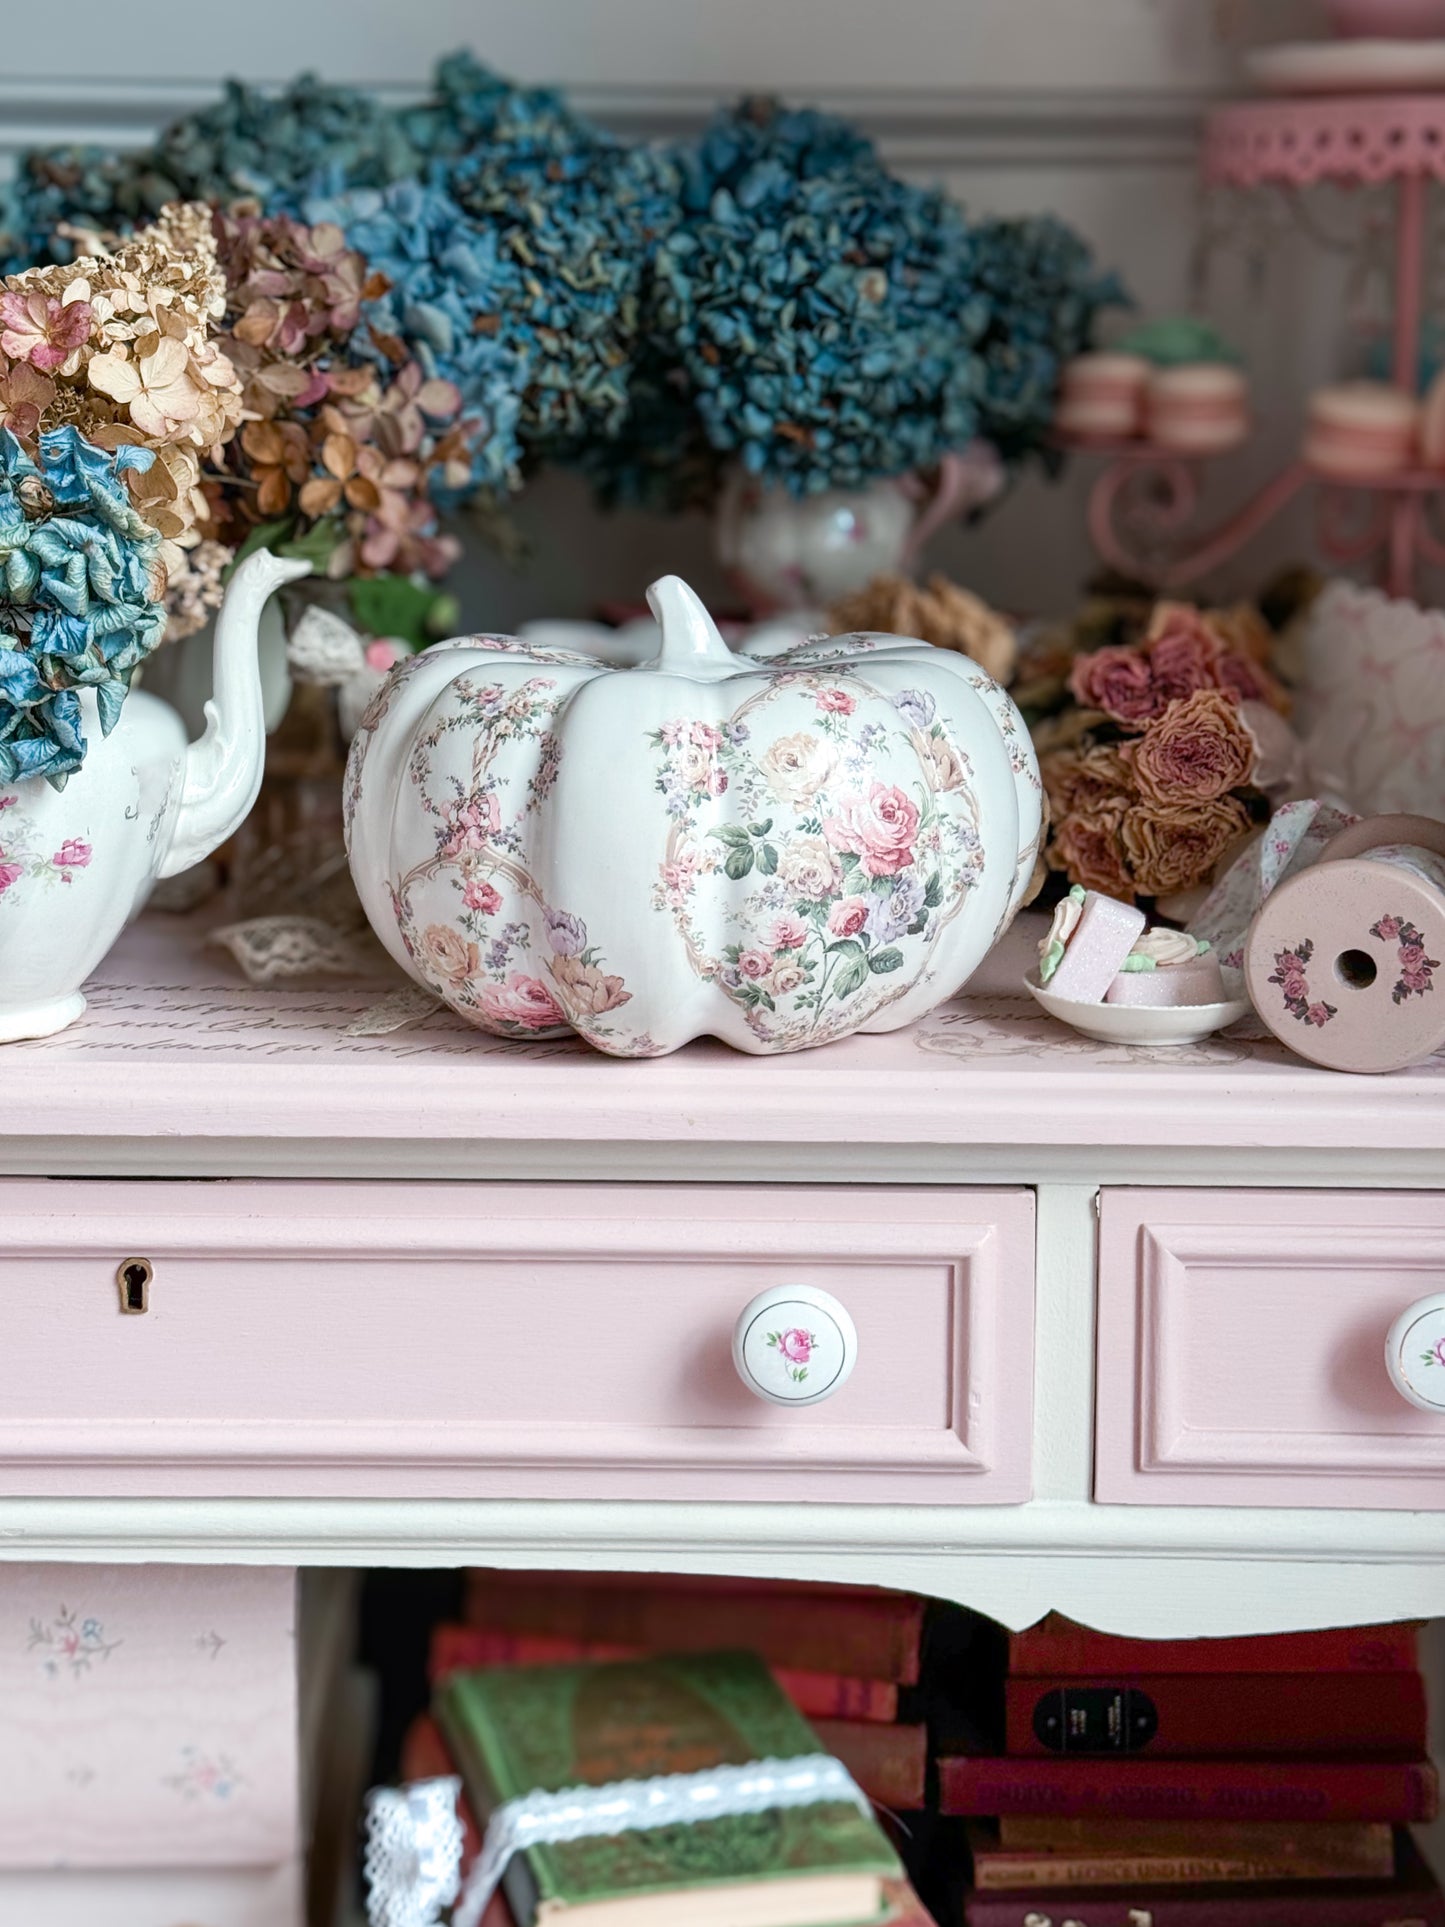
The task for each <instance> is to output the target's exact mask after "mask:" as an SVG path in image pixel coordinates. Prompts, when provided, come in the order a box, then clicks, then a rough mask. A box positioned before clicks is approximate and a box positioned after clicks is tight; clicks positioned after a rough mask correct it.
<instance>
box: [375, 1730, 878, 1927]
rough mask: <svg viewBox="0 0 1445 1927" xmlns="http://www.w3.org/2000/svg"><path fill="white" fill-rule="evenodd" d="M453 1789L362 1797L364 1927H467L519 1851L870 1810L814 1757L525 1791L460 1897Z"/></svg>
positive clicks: (846, 1779)
mask: <svg viewBox="0 0 1445 1927" xmlns="http://www.w3.org/2000/svg"><path fill="white" fill-rule="evenodd" d="M459 1787H460V1782H459V1781H457V1780H455V1779H447V1780H423V1781H419V1782H417V1784H415V1785H414V1786H410V1787H406V1788H404V1789H403V1790H402V1791H401V1792H392V1791H390V1790H383V1791H378V1792H374V1793H372V1794H371V1796H370V1798H369V1800H368V1802H367V1839H366V1861H365V1865H366V1879H367V1889H368V1892H367V1919H368V1920H369V1922H370V1923H371V1927H440V1923H441V1918H442V1909H443V1908H445V1907H447V1906H450V1905H451V1904H452V1902H453V1901H455V1902H456V1910H455V1912H454V1913H453V1915H452V1927H479V1923H480V1921H481V1918H482V1915H483V1914H484V1913H485V1912H486V1909H487V1903H488V1902H489V1901H490V1900H491V1898H492V1895H493V1894H494V1893H495V1892H496V1891H497V1888H498V1886H499V1885H500V1883H501V1879H502V1875H503V1873H505V1871H506V1868H507V1864H508V1862H509V1861H510V1860H511V1858H512V1856H513V1854H516V1853H524V1852H525V1851H526V1850H527V1849H528V1848H529V1847H540V1846H551V1845H553V1844H555V1843H556V1842H558V1841H563V1840H586V1839H591V1838H597V1837H600V1836H603V1835H607V1834H618V1833H638V1832H642V1831H644V1830H645V1829H647V1828H649V1827H675V1826H692V1825H694V1824H696V1822H697V1821H699V1820H721V1819H728V1818H730V1817H731V1816H732V1815H734V1814H739V1813H770V1812H776V1811H778V1810H779V1809H781V1808H784V1807H808V1806H822V1805H824V1804H826V1803H827V1802H829V1801H834V1800H844V1801H847V1802H848V1803H849V1804H850V1805H852V1806H856V1807H857V1808H858V1809H859V1811H860V1812H862V1813H865V1814H870V1813H871V1812H872V1807H871V1806H870V1804H869V1801H868V1798H867V1796H866V1794H864V1793H863V1792H862V1790H861V1789H860V1788H859V1786H858V1784H857V1782H856V1781H855V1780H854V1779H853V1777H852V1775H851V1774H850V1773H849V1772H848V1769H847V1768H846V1767H845V1766H844V1765H843V1764H842V1762H841V1761H840V1760H835V1759H832V1758H830V1757H829V1756H828V1755H827V1754H825V1753H814V1754H807V1755H804V1756H802V1757H800V1758H798V1759H794V1760H754V1761H751V1762H750V1763H749V1764H748V1765H746V1766H718V1767H709V1768H707V1769H706V1770H705V1771H703V1772H701V1773H664V1774H659V1775H657V1776H656V1777H655V1778H654V1779H650V1780H617V1781H614V1782H613V1783H612V1784H611V1785H609V1786H598V1787H592V1786H579V1787H568V1788H565V1789H564V1790H563V1791H561V1792H557V1793H529V1794H526V1795H524V1796H523V1797H522V1798H521V1799H517V1800H508V1801H507V1802H506V1804H505V1805H504V1806H500V1807H498V1808H497V1809H496V1811H495V1812H494V1813H493V1815H492V1817H491V1820H490V1821H489V1822H488V1825H487V1832H486V1838H485V1839H484V1840H483V1842H482V1850H481V1852H480V1853H479V1854H478V1855H477V1858H476V1862H475V1864H474V1865H473V1867H472V1869H471V1872H470V1873H469V1874H468V1875H467V1880H466V1886H465V1889H463V1887H462V1884H461V1854H462V1835H461V1827H460V1826H459V1824H458V1823H457V1817H456V1798H457V1793H458V1790H459ZM443 1812H449V1813H450V1819H451V1831H450V1832H448V1831H447V1830H446V1829H445V1827H444V1825H443V1824H442V1822H441V1820H440V1819H439V1816H440V1815H441V1814H442V1813H443ZM448 1855H449V1856H450V1858H449V1859H447V1856H448ZM444 1863H445V1864H444ZM458 1896H460V1897H458Z"/></svg>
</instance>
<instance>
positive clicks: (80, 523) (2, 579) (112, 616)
mask: <svg viewBox="0 0 1445 1927" xmlns="http://www.w3.org/2000/svg"><path fill="white" fill-rule="evenodd" d="M154 460H155V457H154V455H153V454H152V453H151V451H150V450H149V449H148V448H121V449H119V450H117V451H116V452H115V453H114V454H109V453H107V452H106V451H105V450H103V449H99V448H95V447H92V446H91V444H90V443H89V442H86V441H84V440H83V439H82V438H81V436H80V434H79V433H78V431H77V430H76V429H74V428H56V429H52V430H51V431H49V432H48V433H47V434H44V435H42V436H41V438H40V460H39V462H35V461H32V459H31V458H30V456H29V455H27V454H26V452H25V450H24V449H23V448H22V447H21V445H20V443H19V442H18V441H17V440H16V439H15V437H14V435H12V434H11V433H10V431H9V429H4V430H0V781H4V782H17V781H20V780H21V779H23V778H25V777H28V776H44V777H45V778H47V780H48V781H49V782H51V783H52V784H53V785H54V786H55V788H56V789H63V788H64V787H65V781H66V778H67V777H69V776H71V775H73V774H74V772H75V771H76V770H77V769H79V768H80V765H81V763H82V762H83V761H84V758H85V751H86V741H85V733H84V727H83V713H82V710H81V704H80V696H79V693H78V692H79V691H80V690H81V689H90V690H93V691H94V693H95V700H96V707H97V709H98V711H99V716H100V726H101V730H102V731H103V733H104V734H106V735H109V734H110V732H111V730H112V729H114V727H115V725H116V722H117V721H118V719H119V717H120V712H121V706H122V704H123V703H124V701H125V698H126V694H127V692H128V690H129V688H130V683H131V677H132V676H133V675H134V673H135V671H136V669H137V668H138V666H139V665H140V664H141V663H142V662H143V661H144V660H145V658H146V657H147V656H148V655H149V654H150V653H151V651H152V650H153V649H155V648H156V647H157V645H158V644H159V643H160V641H161V638H162V637H163V636H164V634H165V627H166V612H165V609H164V608H163V607H162V606H161V604H160V601H159V599H158V597H159V593H160V592H161V591H163V589H164V582H165V577H164V573H163V571H162V570H161V569H160V567H159V562H158V551H159V548H160V537H159V536H158V535H157V534H156V532H155V530H154V529H152V528H151V527H150V526H149V524H148V523H146V522H145V521H143V520H142V518H141V517H140V515H139V514H138V513H137V512H136V510H135V508H134V507H133V506H132V504H131V500H130V497H129V495H128V494H127V492H126V486H125V481H124V476H125V472H126V470H127V469H137V470H140V471H142V472H143V471H144V470H146V469H148V468H149V467H150V465H151V463H152V462H153V461H154Z"/></svg>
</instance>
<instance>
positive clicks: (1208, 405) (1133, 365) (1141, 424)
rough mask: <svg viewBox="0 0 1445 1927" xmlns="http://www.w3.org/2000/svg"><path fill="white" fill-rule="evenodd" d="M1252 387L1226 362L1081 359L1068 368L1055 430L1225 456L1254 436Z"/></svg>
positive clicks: (1087, 438) (1080, 438)
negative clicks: (1251, 433)
mask: <svg viewBox="0 0 1445 1927" xmlns="http://www.w3.org/2000/svg"><path fill="white" fill-rule="evenodd" d="M1249 425H1250V417H1249V385H1248V383H1247V382H1246V381H1245V378H1244V376H1243V374H1242V373H1241V372H1240V370H1239V369H1238V368H1236V367H1234V366H1233V365H1232V364H1231V363H1229V362H1224V361H1183V362H1171V363H1167V364H1164V365H1159V364H1156V363H1154V362H1152V361H1150V360H1149V358H1148V357H1147V356H1145V355H1136V354H1119V353H1114V354H1103V353H1100V354H1088V355H1076V356H1075V357H1074V359H1073V360H1072V361H1070V362H1067V363H1066V364H1065V366H1064V371H1063V375H1062V377H1061V385H1060V389H1059V402H1058V407H1057V409H1056V410H1055V414H1054V426H1055V428H1056V429H1057V430H1058V432H1059V434H1060V435H1062V436H1065V437H1066V438H1067V439H1068V440H1070V441H1075V442H1127V441H1139V440H1143V441H1147V442H1151V443H1153V444H1154V445H1155V446H1156V447H1158V448H1167V449H1170V450H1172V451H1175V452H1177V453H1178V454H1181V455H1219V454H1222V453H1223V452H1224V451H1225V450H1226V449H1230V448H1234V447H1236V446H1237V445H1238V444H1239V443H1240V442H1242V441H1243V440H1244V439H1245V437H1246V436H1247V435H1248V433H1249Z"/></svg>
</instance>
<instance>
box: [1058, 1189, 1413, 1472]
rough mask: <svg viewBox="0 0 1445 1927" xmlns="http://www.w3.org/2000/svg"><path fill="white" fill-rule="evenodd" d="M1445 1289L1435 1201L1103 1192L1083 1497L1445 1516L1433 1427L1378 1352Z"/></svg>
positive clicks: (1356, 1195) (1395, 1195) (1342, 1194)
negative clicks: (1094, 1416) (1090, 1455)
mask: <svg viewBox="0 0 1445 1927" xmlns="http://www.w3.org/2000/svg"><path fill="white" fill-rule="evenodd" d="M1442 1291H1445V1197H1441V1196H1437V1195H1435V1194H1434V1193H1430V1192H1389V1191H1214V1190H1197V1191H1133V1190H1119V1191H1106V1192H1105V1193H1104V1195H1103V1199H1102V1203H1101V1209H1100V1244H1099V1347H1098V1425H1097V1459H1096V1467H1095V1496H1096V1497H1097V1498H1099V1499H1101V1500H1105V1501H1111V1502H1114V1503H1122V1504H1133V1505H1234V1506H1239V1505H1245V1506H1249V1505H1257V1506H1263V1505H1281V1506H1331V1507H1356V1506H1358V1507H1390V1508H1398V1509H1409V1510H1422V1509H1434V1508H1437V1507H1445V1411H1442V1412H1441V1413H1439V1414H1432V1413H1430V1412H1425V1411H1421V1410H1419V1409H1417V1408H1416V1407H1415V1406H1413V1405H1410V1404H1408V1403H1407V1402H1406V1401H1405V1399H1404V1398H1403V1397H1402V1396H1401V1395H1400V1393H1399V1392H1397V1391H1396V1390H1395V1388H1394V1386H1393V1385H1392V1384H1391V1382H1390V1377H1389V1374H1388V1372H1387V1370H1386V1365H1385V1341H1386V1338H1387V1336H1388V1335H1389V1333H1390V1329H1391V1326H1392V1325H1393V1324H1394V1321H1395V1320H1396V1318H1397V1317H1398V1316H1399V1314H1400V1313H1401V1312H1402V1311H1404V1310H1405V1308H1406V1307H1407V1306H1409V1305H1411V1304H1412V1303H1413V1302H1414V1301H1415V1300H1417V1299H1421V1298H1426V1297H1429V1296H1431V1295H1432V1294H1434V1293H1438V1292H1442Z"/></svg>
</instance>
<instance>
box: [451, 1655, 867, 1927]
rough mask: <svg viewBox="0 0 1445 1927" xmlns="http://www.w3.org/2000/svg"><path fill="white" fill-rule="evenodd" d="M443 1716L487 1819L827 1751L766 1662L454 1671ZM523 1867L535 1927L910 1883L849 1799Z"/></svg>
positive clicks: (646, 1836)
mask: <svg viewBox="0 0 1445 1927" xmlns="http://www.w3.org/2000/svg"><path fill="white" fill-rule="evenodd" d="M436 1712H437V1717H438V1719H439V1721H440V1723H441V1725H442V1728H443V1730H444V1732H445V1733H446V1736H447V1740H448V1742H449V1744H450V1746H451V1749H452V1757H453V1758H454V1759H455V1760H456V1762H457V1765H458V1767H459V1768H460V1770H461V1773H462V1776H463V1779H464V1780H465V1782H466V1787H467V1793H468V1796H469V1798H470V1800H471V1802H472V1804H473V1806H474V1808H475V1810H476V1812H477V1815H478V1818H479V1819H482V1820H483V1821H484V1820H485V1816H486V1815H487V1814H488V1813H490V1812H491V1810H492V1809H493V1808H494V1807H496V1806H500V1805H501V1804H502V1803H503V1802H504V1801H506V1800H512V1799H516V1798H518V1797H520V1796H522V1795H524V1794H527V1793H532V1792H548V1793H550V1792H557V1791H559V1790H561V1789H562V1788H565V1787H572V1786H605V1785H607V1784H608V1783H609V1782H611V1781H614V1780H640V1779H647V1778H649V1777H651V1776H652V1775H654V1774H660V1773H697V1772H701V1771H702V1770H704V1769H705V1768H707V1767H710V1766H722V1765H746V1764H747V1763H748V1762H749V1761H751V1760H764V1759H778V1760H786V1759H793V1758H796V1757H798V1756H799V1755H805V1754H813V1753H818V1752H820V1751H822V1748H821V1747H820V1745H819V1742H818V1738H817V1735H816V1734H815V1733H814V1732H813V1730H812V1728H811V1727H810V1726H809V1725H808V1723H807V1721H806V1720H805V1719H804V1718H803V1717H802V1715H801V1714H800V1713H799V1712H798V1711H797V1710H796V1708H795V1707H794V1706H793V1705H792V1703H791V1701H789V1700H788V1699H787V1698H786V1697H785V1696H784V1694H783V1693H782V1691H781V1690H780V1688H779V1687H778V1686H777V1685H776V1683H775V1682H774V1680H773V1678H772V1675H771V1674H770V1673H769V1671H768V1669H767V1667H766V1666H765V1665H764V1664H763V1662H762V1661H761V1660H760V1659H759V1658H757V1656H756V1655H755V1654H752V1653H676V1654H668V1655H661V1656H658V1657H656V1658H649V1659H645V1660H636V1661H625V1662H619V1663H605V1664H591V1665H589V1664H579V1665H567V1666H519V1667H498V1668H489V1669H487V1670H485V1671H479V1672H464V1673H454V1674H453V1675H452V1676H451V1677H450V1679H448V1680H447V1681H446V1683H445V1684H444V1685H443V1686H442V1687H441V1688H440V1689H439V1692H438V1695H437V1705H436ZM523 1861H525V1863H526V1865H525V1869H522V1868H521V1867H520V1863H521V1862H523ZM514 1869H516V1870H519V1871H523V1872H524V1875H525V1877H524V1879H523V1881H522V1882H521V1883H517V1882H515V1881H509V1882H508V1883H507V1884H508V1897H509V1899H511V1900H512V1902H513V1906H514V1908H516V1909H518V1911H519V1915H520V1916H523V1917H525V1918H527V1919H530V1918H531V1917H533V1916H534V1915H535V1914H536V1912H537V1911H538V1910H539V1909H550V1908H551V1907H581V1906H587V1905H591V1904H595V1903H597V1902H600V1901H604V1900H620V1899H624V1898H627V1897H635V1898H640V1897H642V1896H643V1895H647V1894H662V1893H669V1892H676V1891H678V1890H681V1889H688V1890H695V1889H698V1888H702V1887H712V1886H723V1885H739V1884H747V1885H757V1884H759V1883H764V1882H773V1881H783V1880H793V1879H798V1878H802V1877H815V1878H816V1877H817V1876H820V1875H837V1874H856V1875H865V1876H876V1877H877V1878H878V1879H896V1878H897V1877H898V1876H899V1875H900V1873H901V1868H900V1866H899V1863H898V1860H897V1858H896V1856H895V1854H894V1853H893V1850H892V1848H891V1847H890V1846H889V1844H888V1841H887V1839H886V1838H885V1836H884V1834H883V1833H882V1831H881V1829H880V1828H879V1827H878V1825H877V1824H876V1822H875V1821H873V1820H872V1819H869V1818H866V1817H865V1816H864V1815H863V1814H862V1813H860V1812H859V1810H858V1809H857V1807H855V1806H853V1805H851V1804H849V1803H848V1802H846V1801H830V1802H828V1803H827V1804H824V1805H818V1806H809V1807H793V1808H788V1809H786V1810H783V1811H775V1812H770V1813H756V1814H738V1815H733V1816H730V1817H725V1818H719V1819H716V1820H708V1821H701V1822H698V1823H697V1824H696V1825H693V1826H672V1827H657V1828H652V1829H649V1830H647V1831H642V1832H635V1833H624V1834H617V1835H613V1836H611V1837H603V1838H598V1839H592V1840H574V1841H563V1842H558V1843H557V1844H555V1845H552V1846H539V1847H534V1848H532V1849H530V1850H529V1851H528V1852H527V1853H526V1854H525V1855H520V1856H518V1861H517V1862H514ZM519 1884H520V1891H518V1886H519Z"/></svg>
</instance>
